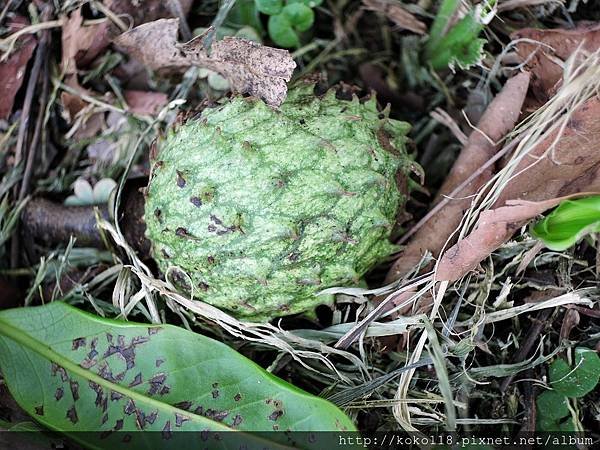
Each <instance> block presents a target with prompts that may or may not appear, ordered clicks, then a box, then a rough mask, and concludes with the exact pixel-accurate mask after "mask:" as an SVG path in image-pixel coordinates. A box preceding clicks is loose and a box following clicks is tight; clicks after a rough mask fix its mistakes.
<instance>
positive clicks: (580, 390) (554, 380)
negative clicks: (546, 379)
mask: <svg viewBox="0 0 600 450" xmlns="http://www.w3.org/2000/svg"><path fill="white" fill-rule="evenodd" d="M549 372H550V373H549V375H550V386H552V389H554V390H555V391H556V392H558V393H559V394H562V395H564V396H566V397H575V398H577V397H583V396H584V395H586V394H587V393H588V392H591V391H592V390H593V389H594V388H595V387H596V385H597V384H598V378H599V377H600V357H598V354H597V353H596V352H595V351H594V350H591V349H589V348H585V347H578V348H576V349H575V367H570V366H569V365H568V364H567V363H566V361H565V360H564V359H561V358H559V359H557V360H556V361H554V362H553V363H552V365H551V366H550V371H549Z"/></svg>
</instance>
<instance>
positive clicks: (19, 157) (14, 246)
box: [10, 45, 46, 268]
mask: <svg viewBox="0 0 600 450" xmlns="http://www.w3.org/2000/svg"><path fill="white" fill-rule="evenodd" d="M45 55H46V45H43V46H42V45H39V46H38V48H37V50H36V54H35V60H34V62H33V67H32V69H31V74H30V76H29V80H28V81H27V90H26V93H25V100H24V101H23V110H22V113H21V119H20V121H19V131H18V132H17V144H16V146H15V166H18V165H19V164H21V162H22V161H23V159H24V152H25V146H26V140H27V132H28V129H29V117H30V115H31V106H32V104H33V96H34V95H35V90H36V85H37V82H38V79H39V77H40V72H41V69H42V62H43V61H44V59H45ZM18 195H19V192H18V191H17V190H15V196H18ZM10 264H11V267H12V268H15V267H17V266H18V265H19V233H18V229H15V232H14V233H13V237H12V240H11V247H10Z"/></svg>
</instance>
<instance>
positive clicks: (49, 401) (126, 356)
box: [0, 302, 355, 449]
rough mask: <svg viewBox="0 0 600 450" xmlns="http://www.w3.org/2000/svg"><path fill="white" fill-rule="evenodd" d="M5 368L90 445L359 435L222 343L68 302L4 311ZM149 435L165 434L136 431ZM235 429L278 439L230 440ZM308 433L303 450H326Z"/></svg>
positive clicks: (44, 412) (59, 425)
mask: <svg viewBox="0 0 600 450" xmlns="http://www.w3.org/2000/svg"><path fill="white" fill-rule="evenodd" d="M0 369H1V371H2V374H3V376H4V379H5V381H6V384H7V385H8V387H9V389H10V392H11V394H12V395H13V397H14V398H15V400H16V401H17V402H18V403H19V405H20V406H21V407H22V408H23V409H25V410H26V411H27V412H28V413H29V414H31V415H32V416H33V417H34V418H35V419H36V420H37V421H39V422H40V423H41V424H43V425H45V426H46V427H48V428H50V429H53V430H57V431H60V432H63V433H67V434H68V435H70V436H71V437H72V438H73V439H75V440H78V441H79V442H81V443H82V444H84V445H85V446H86V447H89V448H111V449H116V448H119V447H123V448H129V449H131V448H138V447H139V448H175V447H181V446H183V447H182V448H191V447H190V445H191V444H190V442H189V440H190V439H192V440H193V439H196V440H197V439H208V440H209V441H210V442H209V443H205V445H206V446H208V448H237V446H238V443H239V442H243V443H244V444H245V445H246V446H247V448H248V449H250V448H261V449H262V448H284V446H285V445H289V435H288V434H286V433H272V431H273V430H279V431H286V430H291V431H319V430H332V431H337V430H339V431H343V430H348V431H353V430H355V428H354V425H353V423H352V422H351V421H350V419H349V418H348V417H346V416H345V415H344V414H343V413H342V412H341V411H340V410H339V409H337V408H336V407H335V406H334V405H333V404H331V403H329V402H327V401H325V400H323V399H321V398H318V397H315V396H313V395H310V394H308V393H306V392H304V391H302V390H300V389H298V388H296V387H294V386H292V385H290V384H289V383H286V382H285V381H283V380H281V379H279V378H277V377H275V376H273V375H271V374H269V373H268V372H266V371H265V370H263V369H262V368H260V367H259V366H258V365H256V364H254V363H253V362H252V361H250V360H248V359H247V358H245V357H243V356H241V355H240V354H238V353H237V352H235V351H234V350H232V349H231V348H229V347H227V346H226V345H224V344H222V343H220V342H217V341H215V340H212V339H209V338H207V337H205V336H202V335H198V334H195V333H192V332H189V331H186V330H184V329H181V328H178V327H175V326H169V325H160V326H156V325H141V324H134V323H128V322H120V321H114V320H106V319H101V318H99V317H97V316H93V315H91V314H87V313H84V312H82V311H79V310H77V309H76V308H73V307H71V306H68V305H66V304H64V303H60V302H54V303H51V304H48V305H46V306H42V307H35V308H17V309H12V310H7V311H2V312H0ZM140 429H143V430H145V431H150V430H152V431H158V433H133V432H134V431H137V430H140ZM230 430H241V431H271V433H269V434H263V435H257V434H252V435H249V434H245V433H222V432H224V431H230ZM81 431H87V432H89V433H80V432H81ZM115 431H119V433H115ZM177 431H197V432H201V433H176V432H177ZM76 432H77V433H76ZM124 432H132V433H131V434H125V433H124ZM209 432H210V433H209ZM212 432H216V433H212ZM223 436H225V437H223ZM299 436H300V438H298V439H304V441H302V442H296V443H295V445H299V446H300V448H323V447H322V443H319V442H318V439H319V438H318V436H317V438H316V439H317V442H312V441H314V439H315V436H312V435H306V437H305V438H303V437H302V436H305V435H303V434H300V435H299ZM319 436H320V435H319ZM152 439H154V440H157V441H159V442H150V441H151V440H152ZM232 439H233V440H236V439H238V440H239V442H238V441H236V442H235V443H232V442H231V440H232ZM267 440H269V442H267ZM123 441H127V442H125V443H124V442H123ZM194 442H196V441H194ZM198 442H200V441H198ZM273 442H276V443H273ZM309 442H312V444H309ZM315 445H316V447H315Z"/></svg>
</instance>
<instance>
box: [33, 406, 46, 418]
mask: <svg viewBox="0 0 600 450" xmlns="http://www.w3.org/2000/svg"><path fill="white" fill-rule="evenodd" d="M34 409H35V413H36V414H37V415H38V416H43V415H44V405H40V406H36V407H35V408H34Z"/></svg>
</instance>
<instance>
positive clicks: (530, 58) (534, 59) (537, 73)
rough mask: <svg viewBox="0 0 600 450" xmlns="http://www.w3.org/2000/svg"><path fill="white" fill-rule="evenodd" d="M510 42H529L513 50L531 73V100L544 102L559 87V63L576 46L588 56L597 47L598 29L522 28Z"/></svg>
mask: <svg viewBox="0 0 600 450" xmlns="http://www.w3.org/2000/svg"><path fill="white" fill-rule="evenodd" d="M511 38H512V39H528V40H530V41H521V42H519V43H518V44H517V47H516V50H517V53H518V55H519V56H520V58H521V59H522V61H524V62H525V63H526V64H525V65H526V67H527V70H529V71H531V88H532V92H533V94H534V96H535V98H536V99H537V100H538V101H540V102H545V101H546V100H548V99H549V98H550V97H552V96H553V95H554V94H555V93H556V90H557V89H558V87H559V85H560V81H561V80H562V76H563V68H562V67H561V65H560V64H561V62H562V61H566V60H567V59H568V58H569V56H571V55H572V54H573V53H574V52H575V50H576V49H577V48H578V47H579V45H582V48H583V49H584V50H587V51H589V52H593V51H595V50H597V49H598V48H599V47H600V25H599V24H594V25H589V24H584V25H579V26H578V27H577V28H575V29H573V30H562V29H553V30H538V29H535V28H524V29H522V30H518V31H515V32H514V33H513V34H512V35H511ZM531 40H532V41H538V42H541V44H538V43H536V42H532V41H531ZM544 44H545V45H544ZM582 57H583V55H582Z"/></svg>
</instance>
